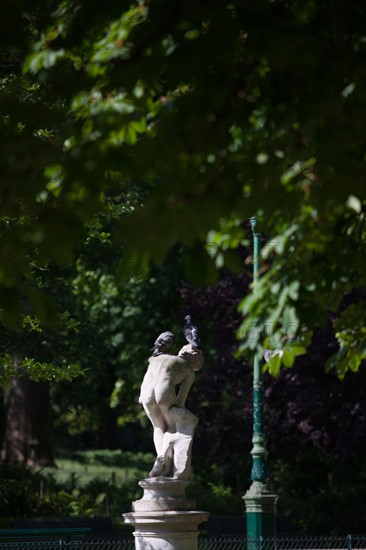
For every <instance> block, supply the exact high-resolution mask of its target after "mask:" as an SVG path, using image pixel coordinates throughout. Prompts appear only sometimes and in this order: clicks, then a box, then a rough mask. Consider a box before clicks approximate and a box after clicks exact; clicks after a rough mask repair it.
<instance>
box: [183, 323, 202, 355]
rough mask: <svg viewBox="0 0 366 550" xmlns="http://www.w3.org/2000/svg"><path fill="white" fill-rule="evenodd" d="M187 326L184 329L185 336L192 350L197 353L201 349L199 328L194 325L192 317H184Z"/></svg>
mask: <svg viewBox="0 0 366 550" xmlns="http://www.w3.org/2000/svg"><path fill="white" fill-rule="evenodd" d="M184 320H185V322H186V324H185V325H184V328H183V334H184V336H185V338H186V340H187V342H188V343H189V344H191V346H192V349H193V350H195V351H197V350H199V349H200V339H199V336H198V328H197V327H196V326H195V325H192V320H191V316H190V315H186V316H185V317H184Z"/></svg>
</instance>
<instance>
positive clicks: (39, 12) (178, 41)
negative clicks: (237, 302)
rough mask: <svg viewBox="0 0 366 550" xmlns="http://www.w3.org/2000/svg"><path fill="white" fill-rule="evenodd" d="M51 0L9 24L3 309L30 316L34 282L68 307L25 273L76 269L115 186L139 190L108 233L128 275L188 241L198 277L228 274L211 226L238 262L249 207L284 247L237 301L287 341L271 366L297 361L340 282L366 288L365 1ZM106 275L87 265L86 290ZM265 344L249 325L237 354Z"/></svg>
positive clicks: (229, 261)
mask: <svg viewBox="0 0 366 550" xmlns="http://www.w3.org/2000/svg"><path fill="white" fill-rule="evenodd" d="M6 5H7V3H6ZM43 8H44V9H42V4H41V5H39V4H37V6H36V5H35V4H34V3H32V2H31V3H27V4H26V3H25V2H24V3H23V2H18V3H17V5H16V7H12V9H10V11H9V13H8V14H7V15H6V17H5V16H4V18H3V21H2V28H3V29H4V32H3V33H2V34H1V44H0V68H1V73H0V110H1V113H2V116H1V118H0V125H1V129H2V130H3V134H4V137H5V139H4V145H3V146H2V147H1V148H0V150H1V154H0V156H1V161H2V166H3V169H2V178H3V182H4V185H3V186H2V191H1V195H0V200H1V207H2V237H3V243H4V250H6V253H5V254H4V257H3V258H2V259H0V284H1V285H2V286H1V288H2V291H1V292H0V301H1V304H2V306H1V307H2V316H3V319H4V321H5V322H6V323H8V324H9V323H12V324H13V325H14V324H15V323H17V324H18V326H20V325H21V323H20V315H21V311H22V305H23V304H22V297H23V295H26V298H27V301H29V302H30V303H31V306H32V308H33V310H34V311H35V313H36V315H37V317H39V319H40V320H41V321H42V322H45V321H46V320H47V319H49V318H53V319H56V316H55V310H54V309H53V308H52V305H51V303H50V302H49V301H48V299H47V297H46V294H42V293H39V292H37V290H35V288H34V286H33V285H32V284H29V283H30V281H27V280H26V281H25V282H24V281H22V282H19V279H20V278H21V277H25V278H26V279H27V278H28V277H29V276H30V275H31V274H32V271H33V267H32V266H34V265H36V266H37V267H38V268H40V269H46V268H47V266H48V265H49V262H50V261H52V262H55V263H56V264H57V265H58V266H65V265H68V262H70V260H71V259H72V257H73V254H75V245H77V243H80V242H82V241H83V240H84V238H85V236H86V234H87V233H88V231H89V229H90V223H91V222H92V221H93V219H94V217H95V214H96V213H97V212H99V213H102V214H103V215H107V214H108V212H109V213H110V211H111V208H112V209H113V211H114V213H115V214H116V213H117V212H116V210H117V209H115V207H114V205H113V199H112V200H111V197H113V196H115V195H118V194H121V193H122V194H123V195H124V198H123V200H121V201H119V206H118V213H119V215H118V216H117V215H116V224H115V226H114V227H113V228H110V230H108V231H102V230H101V231H100V234H99V237H100V239H101V240H103V239H104V240H106V241H108V242H109V241H110V240H111V241H113V242H114V243H116V242H117V243H122V244H123V245H124V246H125V248H129V249H130V250H131V253H130V261H129V262H122V264H121V265H120V266H119V274H120V275H121V276H122V275H123V276H126V275H128V276H130V275H133V274H135V276H136V274H138V275H141V274H144V275H146V274H148V273H149V269H150V264H151V262H153V263H155V264H156V265H161V264H162V263H163V261H164V257H166V254H167V253H168V251H169V250H171V248H172V246H174V244H176V243H180V244H181V245H183V246H184V247H185V252H184V266H185V267H186V269H187V272H189V273H190V274H191V276H192V278H193V280H194V281H196V282H202V280H206V281H207V280H210V281H212V280H214V275H215V273H214V270H213V263H212V262H211V260H210V258H207V256H206V255H205V254H204V253H203V249H204V247H203V246H202V245H199V244H198V243H197V241H199V240H200V241H201V243H202V242H204V241H205V238H206V235H207V233H208V232H210V231H211V233H210V234H209V235H210V236H209V240H210V241H211V242H212V243H213V245H214V248H215V247H216V249H217V250H216V251H217V253H218V255H217V264H218V265H221V266H222V265H223V262H225V263H226V265H228V266H229V267H231V268H234V269H238V262H237V260H236V256H235V254H232V253H231V252H232V250H233V249H234V250H235V248H236V247H237V246H238V245H239V247H240V246H242V245H243V242H244V241H245V239H246V237H243V236H242V234H241V233H242V229H241V227H240V222H241V221H242V220H246V219H248V218H249V217H250V216H252V215H254V214H255V213H258V219H259V221H260V224H261V231H263V234H265V235H266V238H267V239H268V240H269V242H272V240H273V239H275V247H274V248H275V250H272V249H271V245H270V246H269V249H268V248H267V249H265V250H264V257H265V256H267V260H266V262H267V265H266V266H265V268H264V270H265V271H266V274H265V275H264V276H263V278H262V281H261V283H260V284H259V285H258V287H257V288H256V289H255V293H254V296H253V297H251V298H248V299H247V300H246V301H245V302H243V303H242V305H241V310H242V311H243V313H244V314H245V315H246V316H247V317H246V318H245V322H244V324H245V326H244V325H243V327H242V328H241V330H240V331H239V336H245V335H246V334H247V326H248V325H251V326H253V327H256V331H259V334H258V337H259V339H260V341H261V345H263V347H264V348H268V349H270V350H272V351H274V350H276V349H280V350H284V351H285V353H284V354H283V355H282V357H280V355H279V354H277V355H276V357H275V359H274V361H272V363H271V364H269V369H270V370H271V372H272V373H273V374H276V373H277V372H278V368H279V364H278V361H279V359H281V364H282V365H284V366H290V364H291V363H292V362H293V359H294V357H295V355H296V353H295V352H294V349H293V348H290V347H289V346H290V344H291V345H293V344H294V343H296V345H300V346H306V345H307V344H308V342H309V341H310V339H311V334H312V330H313V328H314V327H315V326H319V325H321V324H322V323H323V322H324V319H325V317H326V315H327V313H328V312H329V311H331V312H337V311H338V310H339V307H340V305H341V301H342V297H343V296H344V295H345V294H347V293H349V292H350V290H351V289H352V287H357V288H362V287H364V275H363V272H364V270H363V267H362V263H363V261H364V258H363V254H362V250H363V245H364V242H365V228H364V217H365V202H364V201H365V186H364V180H363V173H364V168H365V166H364V165H365V155H364V126H363V124H362V120H363V113H364V110H365V101H366V89H365V82H366V79H365V78H364V76H365V64H364V54H365V40H364V36H363V29H364V22H365V21H364V19H365V13H364V11H363V9H362V7H361V6H360V5H359V4H358V3H354V4H352V6H350V5H349V3H348V2H346V1H345V0H340V1H339V2H337V3H336V4H333V3H329V2H328V3H325V4H323V3H322V4H319V3H316V2H310V3H308V5H307V6H306V7H303V6H299V5H297V4H296V5H293V4H291V3H283V2H281V1H279V0H278V1H277V0H276V1H273V2H271V1H263V2H257V3H255V4H253V5H250V6H249V5H246V4H243V3H242V2H238V1H234V2H230V3H226V2H220V3H218V2H213V1H209V2H206V3H203V4H199V5H197V3H196V2H188V3H185V4H184V5H183V4H177V5H176V4H175V3H173V4H172V3H171V2H169V1H167V0H162V1H161V2H159V3H157V4H155V3H152V4H149V3H147V4H146V3H143V2H139V3H138V4H135V5H124V6H120V5H111V6H108V7H106V6H105V5H102V4H95V5H93V9H90V6H87V5H86V4H75V3H74V2H72V1H69V0H66V1H62V2H55V3H54V4H53V5H52V8H51V9H50V7H49V6H48V5H47V6H46V4H45V5H44V6H43ZM258 21H260V22H261V24H260V25H258ZM325 22H326V24H325ZM9 29H11V31H10V30H9ZM289 52H291V55H289ZM294 59H296V63H294ZM131 181H132V182H133V185H131ZM141 182H143V184H144V185H145V184H146V183H148V186H147V187H146V190H147V192H146V194H145V196H144V197H142V196H140V197H139V200H135V201H129V199H128V197H127V196H128V193H127V189H128V188H129V187H132V188H134V186H136V185H137V186H138V185H141ZM126 188H127V189H126ZM111 203H112V205H111ZM223 219H226V220H231V221H230V222H227V223H228V224H229V225H230V223H231V225H232V227H229V228H228V229H229V232H227V228H225V227H223V226H221V229H220V223H221V222H220V220H223ZM238 219H239V223H237V222H236V221H235V222H234V224H233V222H232V220H238ZM88 224H89V225H88ZM212 231H213V232H212ZM102 233H103V234H102ZM228 235H229V238H228ZM276 235H277V236H276ZM131 241H133V242H131ZM65 243H70V246H67V247H66V248H67V249H68V250H67V251H66V252H65V251H63V252H62V253H61V252H60V250H59V247H60V246H61V245H62V246H63V247H65ZM128 245H130V246H128ZM272 248H273V247H272ZM214 253H215V251H214V250H213V252H212V254H211V255H214ZM82 265H84V264H82ZM81 270H83V267H82V268H81ZM88 277H89V276H88ZM101 277H102V273H101V272H100V273H96V275H95V278H94V279H93V280H92V276H90V277H89V279H88V280H86V279H87V277H85V279H84V280H85V282H86V283H87V284H88V285H89V287H90V292H93V290H95V288H96V286H97V280H98V281H99V282H100V278H101ZM104 283H105V284H107V285H108V281H107V280H105V281H104ZM104 283H103V284H104ZM98 284H99V283H98ZM27 285H28V286H27ZM99 290H100V289H99ZM109 290H110V291H112V289H111V288H110V289H109ZM19 298H21V299H19ZM361 315H363V312H362V308H360V309H357V310H355V311H351V312H350V313H349V314H348V315H346V314H345V315H342V316H341V321H339V323H341V325H340V324H339V323H338V325H337V327H336V332H337V335H338V340H339V345H340V352H339V354H338V356H337V357H335V358H334V361H333V363H334V365H335V364H336V363H337V365H338V367H334V368H335V369H336V370H337V369H338V371H337V372H339V374H340V376H343V375H344V373H345V372H346V370H347V369H349V368H350V369H352V370H357V369H358V368H359V366H360V364H361V362H362V361H363V359H364V357H365V345H364V341H365V334H364V323H363V321H362V319H361V317H360V316H361ZM349 322H351V323H352V324H354V326H355V331H354V333H352V334H350V332H349V331H350V330H351V331H352V330H353V329H350V327H349V324H348V323H349ZM360 336H361V341H360V343H359V345H354V344H351V343H350V342H351V341H353V338H359V337H360ZM266 339H267V340H266ZM254 345H255V344H254V340H253V339H252V338H249V342H247V341H246V342H244V343H243V344H242V346H241V351H243V352H247V350H251V349H252V348H253V347H254ZM333 363H332V362H330V363H329V367H332V365H333Z"/></svg>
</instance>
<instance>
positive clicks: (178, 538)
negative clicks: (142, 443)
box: [123, 477, 208, 550]
mask: <svg viewBox="0 0 366 550" xmlns="http://www.w3.org/2000/svg"><path fill="white" fill-rule="evenodd" d="M139 485H140V486H141V487H142V488H143V490H144V495H143V497H142V498H141V499H140V500H136V501H134V502H133V503H132V512H130V513H127V514H123V518H124V521H125V523H128V524H132V525H134V526H135V531H134V537H135V548H136V550H196V549H197V537H198V525H199V524H200V523H202V522H203V521H206V520H207V518H208V512H201V511H197V510H195V507H196V503H195V502H194V501H193V500H189V499H188V498H187V497H186V496H185V489H186V487H187V485H188V481H183V480H180V479H173V478H169V477H166V478H163V477H160V478H148V479H143V480H141V481H140V482H139Z"/></svg>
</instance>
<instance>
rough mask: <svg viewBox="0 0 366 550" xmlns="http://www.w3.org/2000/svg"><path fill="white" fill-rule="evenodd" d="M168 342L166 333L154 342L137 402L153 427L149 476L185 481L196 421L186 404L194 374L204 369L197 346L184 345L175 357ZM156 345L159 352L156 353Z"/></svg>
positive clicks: (169, 338)
mask: <svg viewBox="0 0 366 550" xmlns="http://www.w3.org/2000/svg"><path fill="white" fill-rule="evenodd" d="M169 335H172V336H169ZM171 340H173V341H174V336H173V334H172V333H167V332H165V333H162V334H161V335H160V336H159V337H158V338H157V340H156V341H155V344H154V348H153V349H154V354H153V355H152V356H151V357H150V358H149V366H148V369H147V371H146V374H145V376H144V379H143V382H142V385H141V392H140V398H139V403H141V404H142V406H143V407H144V409H145V412H146V414H147V416H148V417H149V419H150V421H151V423H152V425H153V427H154V436H153V437H154V445H155V449H156V454H157V458H156V460H155V463H154V466H153V468H152V470H151V472H150V473H149V477H160V476H167V477H171V478H174V479H188V477H189V474H190V466H191V449H192V441H193V435H194V430H195V428H196V426H197V423H198V418H197V417H196V416H195V415H194V414H192V413H191V412H190V411H188V409H186V407H185V403H186V399H187V397H188V393H189V390H190V389H191V386H192V384H193V381H194V379H195V371H198V370H200V369H201V368H202V366H203V353H202V351H201V350H200V349H199V347H198V345H194V346H192V344H191V343H189V344H187V345H185V346H183V348H182V349H181V350H180V351H179V353H178V355H172V354H170V353H166V352H165V349H166V347H165V342H167V341H169V343H170V341H171ZM187 340H188V338H187ZM161 342H164V345H161ZM159 345H160V347H161V350H160V349H158V350H157V347H159ZM194 347H195V348H196V349H194Z"/></svg>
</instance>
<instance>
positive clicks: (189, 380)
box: [176, 367, 195, 407]
mask: <svg viewBox="0 0 366 550" xmlns="http://www.w3.org/2000/svg"><path fill="white" fill-rule="evenodd" d="M186 372H187V374H186V376H185V378H184V380H183V382H182V383H181V386H180V388H179V392H178V395H177V401H176V404H177V407H184V405H185V403H186V399H187V397H188V394H189V390H190V389H191V387H192V384H193V382H194V379H195V374H194V372H193V370H192V369H191V368H190V367H187V371H186Z"/></svg>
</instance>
